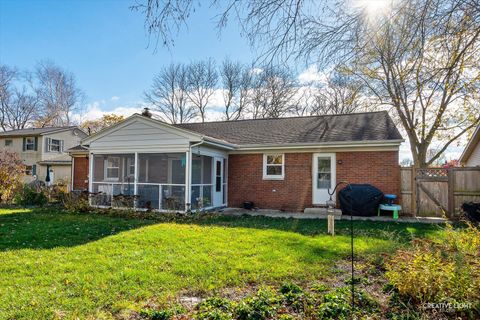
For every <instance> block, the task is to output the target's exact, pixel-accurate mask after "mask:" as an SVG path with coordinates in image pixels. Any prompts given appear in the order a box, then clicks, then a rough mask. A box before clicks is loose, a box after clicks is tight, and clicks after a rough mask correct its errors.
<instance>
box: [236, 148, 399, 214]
mask: <svg viewBox="0 0 480 320" xmlns="http://www.w3.org/2000/svg"><path fill="white" fill-rule="evenodd" d="M336 158H337V181H341V180H346V181H349V182H350V183H369V184H372V185H374V186H376V187H377V188H379V189H380V190H382V191H383V192H384V193H394V194H397V195H400V166H399V165H398V151H374V152H338V153H336ZM338 161H341V162H342V164H338ZM244 201H253V202H254V204H255V206H257V207H259V208H270V209H282V210H294V211H302V210H303V209H304V208H306V207H311V206H312V153H286V154H285V179H284V180H263V154H234V155H230V156H229V161H228V205H229V206H230V207H241V206H242V204H243V202H244Z"/></svg>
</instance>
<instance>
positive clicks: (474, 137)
mask: <svg viewBox="0 0 480 320" xmlns="http://www.w3.org/2000/svg"><path fill="white" fill-rule="evenodd" d="M477 136H478V137H480V124H479V125H478V126H477V128H476V129H475V131H474V132H473V134H472V136H471V137H470V140H468V142H467V145H466V146H465V149H463V152H462V155H461V156H460V158H459V159H458V160H459V161H460V163H463V164H464V163H465V162H467V160H468V158H469V157H470V154H471V153H472V151H473V149H474V147H475V143H478V141H477V140H480V138H478V139H477Z"/></svg>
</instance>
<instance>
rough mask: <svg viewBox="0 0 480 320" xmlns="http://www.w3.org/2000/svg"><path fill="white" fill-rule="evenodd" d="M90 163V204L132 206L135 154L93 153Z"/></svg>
mask: <svg viewBox="0 0 480 320" xmlns="http://www.w3.org/2000/svg"><path fill="white" fill-rule="evenodd" d="M92 165H93V177H92V192H93V193H94V194H93V195H92V200H91V201H92V204H93V205H98V206H112V207H133V204H134V203H133V198H132V197H130V196H133V195H134V189H135V186H134V183H135V181H134V180H135V179H134V177H135V155H134V154H95V155H94V156H93V163H92Z"/></svg>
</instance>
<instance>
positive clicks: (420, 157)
mask: <svg viewBox="0 0 480 320" xmlns="http://www.w3.org/2000/svg"><path fill="white" fill-rule="evenodd" d="M212 2H213V3H214V4H216V5H217V6H216V8H218V13H217V16H218V17H220V19H219V26H220V27H223V26H224V25H225V24H226V23H227V22H229V21H232V20H234V21H236V22H237V23H238V24H239V25H240V27H241V29H242V33H243V34H245V35H246V36H247V37H248V38H249V39H250V41H251V43H252V45H253V46H256V47H261V52H262V53H263V56H264V57H265V58H271V59H274V58H280V59H288V58H290V57H294V58H296V59H302V60H304V61H311V60H315V61H316V62H318V63H320V64H321V65H323V66H325V65H332V64H337V63H339V62H341V63H343V64H344V65H345V70H349V71H350V73H351V75H352V76H354V77H356V78H357V79H360V80H361V81H362V82H363V83H364V84H365V86H366V87H367V88H368V92H367V95H368V96H370V97H373V98H375V100H376V101H375V105H383V106H387V107H390V110H391V111H392V114H393V115H395V117H396V118H397V119H398V122H399V123H401V124H402V126H403V128H404V131H405V132H406V134H407V136H408V138H409V141H410V146H411V151H412V154H413V159H414V162H415V165H417V166H428V165H430V164H431V163H433V162H434V161H435V160H436V159H438V158H439V157H440V156H441V154H442V153H443V152H444V151H445V150H446V149H447V148H448V146H450V145H451V144H452V143H453V142H454V141H457V140H458V138H460V137H461V136H462V135H464V134H465V133H466V132H468V131H469V130H471V129H472V128H473V127H474V126H476V125H477V124H478V123H479V122H480V116H479V112H478V110H479V97H478V96H479V92H480V89H479V81H478V79H479V77H480V74H479V68H480V66H479V64H478V61H479V60H480V57H479V54H480V48H479V43H480V1H479V0H404V1H391V2H390V1H385V3H386V4H387V5H388V6H386V7H385V8H383V10H380V11H374V10H372V8H371V7H369V6H368V4H369V3H370V2H365V4H364V6H363V7H362V6H357V7H354V6H352V5H351V4H352V3H353V2H352V1H348V0H340V1H325V2H324V3H323V4H319V3H318V2H317V1H313V0H310V1H309V0H304V1H299V0H266V1H256V0H246V1H235V0H228V1H222V2H220V1H216V0H212ZM196 5H198V4H197V3H196V2H195V1H193V0H172V1H167V2H159V1H147V3H146V4H140V5H137V6H136V7H135V9H138V10H141V11H142V12H144V13H148V14H147V15H146V25H147V26H148V27H149V31H150V32H151V34H155V35H157V36H158V37H159V38H161V39H163V40H164V42H165V43H167V42H168V41H169V39H171V38H172V33H171V31H172V29H171V27H172V26H174V27H175V31H178V30H179V28H180V27H181V26H182V24H184V23H186V22H187V20H188V17H189V13H190V12H192V11H193V10H195V7H196ZM230 18H234V19H230ZM171 21H175V22H174V23H173V24H172V23H171ZM435 140H438V141H442V142H443V147H442V148H440V149H439V150H438V152H436V154H435V155H433V156H431V157H430V158H429V159H427V151H428V150H429V148H431V146H432V142H434V141H435Z"/></svg>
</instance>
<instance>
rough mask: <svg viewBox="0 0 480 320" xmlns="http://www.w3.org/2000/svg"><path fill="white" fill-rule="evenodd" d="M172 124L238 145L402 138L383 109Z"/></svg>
mask: <svg viewBox="0 0 480 320" xmlns="http://www.w3.org/2000/svg"><path fill="white" fill-rule="evenodd" d="M175 126H176V127H179V128H183V129H187V130H191V131H194V132H198V133H200V134H203V135H205V136H209V137H213V138H216V139H220V140H224V141H227V142H230V143H233V144H237V145H270V144H302V143H303V144H314V143H332V142H359V141H387V140H401V139H402V136H401V135H400V132H398V129H397V127H396V126H395V124H394V123H393V121H392V119H391V118H390V116H389V115H388V113H387V112H386V111H380V112H368V113H352V114H342V115H323V116H309V117H290V118H275V119H254V120H238V121H220V122H204V123H183V124H177V125H175Z"/></svg>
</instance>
